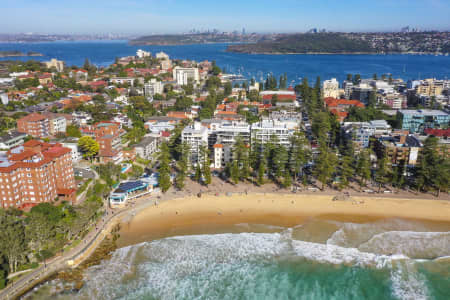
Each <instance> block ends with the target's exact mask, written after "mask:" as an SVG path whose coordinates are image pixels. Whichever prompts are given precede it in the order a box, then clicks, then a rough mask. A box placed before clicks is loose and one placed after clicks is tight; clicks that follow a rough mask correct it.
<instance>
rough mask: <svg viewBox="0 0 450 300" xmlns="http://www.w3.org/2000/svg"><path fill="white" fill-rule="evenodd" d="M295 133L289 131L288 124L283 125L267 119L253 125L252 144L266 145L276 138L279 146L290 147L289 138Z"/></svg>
mask: <svg viewBox="0 0 450 300" xmlns="http://www.w3.org/2000/svg"><path fill="white" fill-rule="evenodd" d="M293 132H294V131H293V130H289V128H288V127H287V126H286V124H283V123H282V122H277V121H275V120H268V119H265V120H261V121H260V122H257V123H253V124H252V126H251V142H252V144H254V143H259V144H266V143H267V142H269V141H271V139H272V136H276V137H277V139H278V144H279V145H283V146H289V145H290V141H289V138H290V136H291V135H292V134H293Z"/></svg>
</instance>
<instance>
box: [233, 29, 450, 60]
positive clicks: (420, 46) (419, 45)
mask: <svg viewBox="0 0 450 300" xmlns="http://www.w3.org/2000/svg"><path fill="white" fill-rule="evenodd" d="M227 51H228V52H238V53H249V54H386V53H399V54H441V55H445V54H448V53H450V34H449V33H448V32H420V33H419V32H412V33H304V34H280V35H278V36H270V37H268V36H266V37H264V38H262V39H260V40H259V41H258V42H256V43H248V44H240V45H229V46H228V48H227Z"/></svg>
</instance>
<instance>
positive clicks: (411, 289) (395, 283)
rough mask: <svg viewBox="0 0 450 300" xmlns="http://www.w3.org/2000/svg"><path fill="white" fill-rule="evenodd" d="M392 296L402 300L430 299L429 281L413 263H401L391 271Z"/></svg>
mask: <svg viewBox="0 0 450 300" xmlns="http://www.w3.org/2000/svg"><path fill="white" fill-rule="evenodd" d="M391 282H392V294H393V296H394V297H396V298H398V299H402V300H425V299H428V298H429V294H430V293H429V291H428V288H427V280H426V278H425V276H423V275H422V274H421V273H419V272H418V270H417V268H416V265H415V264H414V263H413V262H412V261H401V262H397V263H396V264H395V268H392V270H391Z"/></svg>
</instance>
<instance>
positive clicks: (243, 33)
mask: <svg viewBox="0 0 450 300" xmlns="http://www.w3.org/2000/svg"><path fill="white" fill-rule="evenodd" d="M242 35H245V27H244V28H242Z"/></svg>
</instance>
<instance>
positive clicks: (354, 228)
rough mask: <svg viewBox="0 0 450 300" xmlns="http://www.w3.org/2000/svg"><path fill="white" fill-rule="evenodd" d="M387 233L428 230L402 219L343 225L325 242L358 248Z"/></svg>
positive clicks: (418, 223)
mask: <svg viewBox="0 0 450 300" xmlns="http://www.w3.org/2000/svg"><path fill="white" fill-rule="evenodd" d="M388 231H414V232H428V231H430V229H429V228H428V227H427V226H426V225H424V224H423V223H421V222H416V221H409V220H402V219H387V220H380V221H376V222H372V223H364V224H356V223H344V224H343V225H342V227H341V228H340V229H339V230H337V231H336V232H335V233H333V235H332V236H331V237H330V238H329V239H328V240H327V244H330V245H337V246H341V247H349V248H358V247H359V245H361V244H363V243H366V242H368V241H369V240H370V239H371V238H372V237H374V236H375V235H377V234H380V233H383V232H388Z"/></svg>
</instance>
